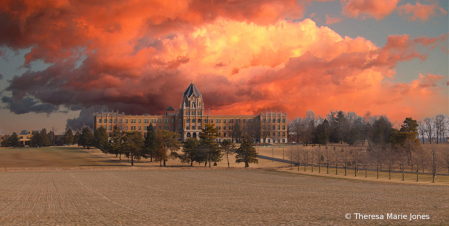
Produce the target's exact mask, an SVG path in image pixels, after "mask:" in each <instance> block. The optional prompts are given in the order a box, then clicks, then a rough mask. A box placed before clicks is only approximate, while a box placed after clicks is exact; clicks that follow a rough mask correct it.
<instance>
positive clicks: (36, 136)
mask: <svg viewBox="0 0 449 226" xmlns="http://www.w3.org/2000/svg"><path fill="white" fill-rule="evenodd" d="M32 133H33V136H32V137H31V139H30V146H31V147H40V146H42V137H41V134H40V133H39V132H38V131H33V132H32Z"/></svg>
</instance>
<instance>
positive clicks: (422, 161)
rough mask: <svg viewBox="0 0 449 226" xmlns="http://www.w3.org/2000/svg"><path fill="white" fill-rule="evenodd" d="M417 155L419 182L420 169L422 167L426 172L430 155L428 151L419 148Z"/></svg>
mask: <svg viewBox="0 0 449 226" xmlns="http://www.w3.org/2000/svg"><path fill="white" fill-rule="evenodd" d="M416 157H417V158H416V159H415V160H416V182H418V179H419V178H418V177H419V170H420V169H422V172H423V173H424V169H425V168H426V162H427V159H428V157H427V153H426V152H424V150H423V149H420V150H418V152H417V155H416Z"/></svg>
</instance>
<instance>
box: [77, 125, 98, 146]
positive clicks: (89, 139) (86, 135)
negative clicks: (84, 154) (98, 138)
mask: <svg viewBox="0 0 449 226" xmlns="http://www.w3.org/2000/svg"><path fill="white" fill-rule="evenodd" d="M94 142H95V137H94V135H93V134H92V131H91V130H90V129H89V127H87V126H86V127H84V128H83V130H82V131H81V136H80V139H79V141H78V145H80V146H83V147H85V148H86V147H87V150H89V149H90V147H92V146H94Z"/></svg>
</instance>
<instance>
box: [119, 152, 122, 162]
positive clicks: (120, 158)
mask: <svg viewBox="0 0 449 226" xmlns="http://www.w3.org/2000/svg"><path fill="white" fill-rule="evenodd" d="M119 160H120V161H122V153H120V157H119Z"/></svg>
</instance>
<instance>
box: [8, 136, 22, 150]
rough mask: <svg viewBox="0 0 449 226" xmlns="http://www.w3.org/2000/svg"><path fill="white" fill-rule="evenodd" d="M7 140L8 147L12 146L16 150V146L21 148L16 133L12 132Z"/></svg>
mask: <svg viewBox="0 0 449 226" xmlns="http://www.w3.org/2000/svg"><path fill="white" fill-rule="evenodd" d="M8 140H9V141H8V144H9V146H13V147H14V148H16V146H19V147H20V146H22V144H21V143H20V141H19V136H17V133H16V132H13V133H12V135H11V136H10V137H9V139H8Z"/></svg>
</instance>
